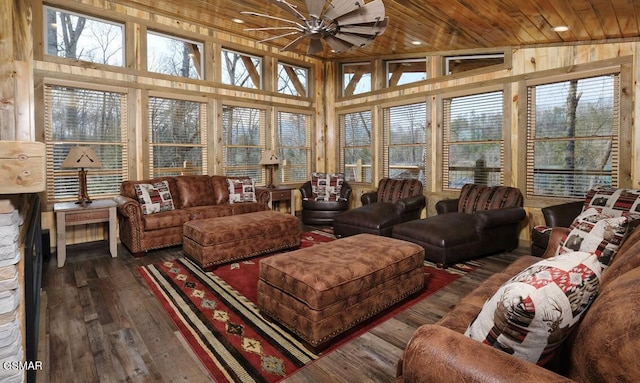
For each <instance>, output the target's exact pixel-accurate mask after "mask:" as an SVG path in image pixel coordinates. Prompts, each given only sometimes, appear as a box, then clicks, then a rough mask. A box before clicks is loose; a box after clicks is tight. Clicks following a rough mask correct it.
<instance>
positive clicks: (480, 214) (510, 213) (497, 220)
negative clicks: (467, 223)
mask: <svg viewBox="0 0 640 383" xmlns="http://www.w3.org/2000/svg"><path fill="white" fill-rule="evenodd" d="M473 215H474V216H475V222H476V228H477V229H478V230H483V229H486V228H491V227H497V226H504V225H512V224H516V223H518V222H520V221H522V220H523V219H524V218H525V217H526V216H527V213H526V212H525V211H524V209H523V208H521V207H508V208H504V209H490V210H480V211H477V212H475V213H474V214H473Z"/></svg>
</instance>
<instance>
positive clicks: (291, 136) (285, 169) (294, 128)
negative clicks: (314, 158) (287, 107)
mask: <svg viewBox="0 0 640 383" xmlns="http://www.w3.org/2000/svg"><path fill="white" fill-rule="evenodd" d="M277 134H278V151H279V155H280V161H281V165H280V175H281V182H282V183H289V182H304V181H306V180H308V179H309V174H310V173H311V116H309V115H307V114H302V113H292V112H278V133H277Z"/></svg>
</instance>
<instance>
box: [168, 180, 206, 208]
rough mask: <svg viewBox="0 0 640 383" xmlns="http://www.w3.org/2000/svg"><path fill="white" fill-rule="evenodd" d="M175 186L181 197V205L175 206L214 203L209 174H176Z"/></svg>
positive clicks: (183, 206)
mask: <svg viewBox="0 0 640 383" xmlns="http://www.w3.org/2000/svg"><path fill="white" fill-rule="evenodd" d="M176 186H177V187H178V191H179V193H180V197H181V198H182V205H181V206H176V208H185V207H191V206H208V205H215V204H216V200H215V197H214V195H213V184H212V183H211V177H209V176H205V175H192V176H178V177H176Z"/></svg>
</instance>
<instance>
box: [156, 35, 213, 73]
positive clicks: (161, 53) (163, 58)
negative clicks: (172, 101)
mask: <svg viewBox="0 0 640 383" xmlns="http://www.w3.org/2000/svg"><path fill="white" fill-rule="evenodd" d="M147 70H148V71H150V72H155V73H164V74H168V75H172V76H180V77H187V78H195V79H198V78H202V77H203V76H202V44H201V43H195V42H192V41H187V40H183V39H179V38H176V37H170V36H166V35H161V34H159V33H155V32H148V33H147Z"/></svg>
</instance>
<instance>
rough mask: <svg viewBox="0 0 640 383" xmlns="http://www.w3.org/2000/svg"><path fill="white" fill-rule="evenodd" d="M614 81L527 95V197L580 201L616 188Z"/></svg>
mask: <svg viewBox="0 0 640 383" xmlns="http://www.w3.org/2000/svg"><path fill="white" fill-rule="evenodd" d="M618 82H619V76H618V75H617V74H616V75H613V74H612V75H605V76H598V77H591V78H581V79H574V80H569V81H563V82H557V83H552V84H544V85H537V86H531V87H529V89H528V93H529V97H528V98H529V99H528V105H529V120H528V141H527V143H528V144H527V175H528V179H527V193H528V194H529V195H536V196H555V197H574V198H582V197H584V195H585V193H586V192H587V191H588V190H589V189H590V188H591V187H592V186H594V185H596V184H607V185H613V186H617V177H616V174H617V168H618V132H619V101H620V100H619V95H618V94H619V92H618V88H619V84H618Z"/></svg>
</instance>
